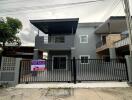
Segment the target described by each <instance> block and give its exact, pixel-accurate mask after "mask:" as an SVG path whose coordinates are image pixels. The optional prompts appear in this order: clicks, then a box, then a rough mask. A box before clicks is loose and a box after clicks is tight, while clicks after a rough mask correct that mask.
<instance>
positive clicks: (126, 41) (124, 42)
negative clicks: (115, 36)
mask: <svg viewBox="0 0 132 100" xmlns="http://www.w3.org/2000/svg"><path fill="white" fill-rule="evenodd" d="M128 44H129V39H128V37H127V38H124V39H121V40H119V41H116V42H114V46H115V47H116V48H119V47H122V46H125V45H128Z"/></svg>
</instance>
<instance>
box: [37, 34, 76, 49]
mask: <svg viewBox="0 0 132 100" xmlns="http://www.w3.org/2000/svg"><path fill="white" fill-rule="evenodd" d="M74 37H75V36H74V35H64V36H36V38H35V47H36V48H38V49H44V50H49V49H52V50H69V49H71V47H73V46H74Z"/></svg>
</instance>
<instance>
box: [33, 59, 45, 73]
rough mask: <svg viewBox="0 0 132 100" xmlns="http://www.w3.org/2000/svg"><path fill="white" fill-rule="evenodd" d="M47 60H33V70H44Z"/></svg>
mask: <svg viewBox="0 0 132 100" xmlns="http://www.w3.org/2000/svg"><path fill="white" fill-rule="evenodd" d="M45 63H46V62H45V60H32V62H31V71H43V70H46V68H45Z"/></svg>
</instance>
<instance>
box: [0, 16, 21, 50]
mask: <svg viewBox="0 0 132 100" xmlns="http://www.w3.org/2000/svg"><path fill="white" fill-rule="evenodd" d="M21 29H22V23H21V21H20V20H18V19H15V18H11V17H6V19H4V18H1V19H0V46H1V47H2V48H4V47H5V43H16V45H21V41H20V39H19V37H17V36H16V35H17V34H18V33H19V31H20V30H21Z"/></svg>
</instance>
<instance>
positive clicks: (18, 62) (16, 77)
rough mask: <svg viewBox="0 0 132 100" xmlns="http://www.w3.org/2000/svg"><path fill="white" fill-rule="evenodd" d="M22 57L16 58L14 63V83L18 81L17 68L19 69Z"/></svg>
mask: <svg viewBox="0 0 132 100" xmlns="http://www.w3.org/2000/svg"><path fill="white" fill-rule="evenodd" d="M21 60H22V58H16V65H15V80H14V81H15V85H16V84H18V82H19V73H20V72H19V69H20V62H21Z"/></svg>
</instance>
